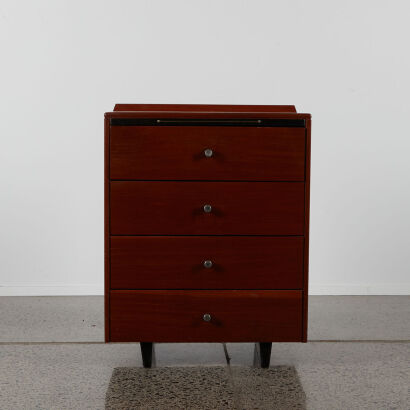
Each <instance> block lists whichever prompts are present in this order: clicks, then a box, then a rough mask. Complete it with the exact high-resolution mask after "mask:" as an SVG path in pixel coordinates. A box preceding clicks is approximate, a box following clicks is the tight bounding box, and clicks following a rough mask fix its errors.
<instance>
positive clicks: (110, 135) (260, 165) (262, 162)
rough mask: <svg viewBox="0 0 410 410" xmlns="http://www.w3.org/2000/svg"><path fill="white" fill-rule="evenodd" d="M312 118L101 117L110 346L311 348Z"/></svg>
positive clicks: (215, 108)
mask: <svg viewBox="0 0 410 410" xmlns="http://www.w3.org/2000/svg"><path fill="white" fill-rule="evenodd" d="M310 124H311V119H310V115H309V114H299V113H297V112H296V110H295V108H294V107H293V106H224V105H133V104H119V105H116V106H115V109H114V111H113V112H108V113H106V114H105V340H106V342H140V343H141V351H142V356H143V363H144V366H146V367H149V366H151V363H152V357H153V343H155V342H255V343H256V352H257V353H258V354H257V355H256V358H257V360H259V363H260V365H261V366H262V367H267V366H268V365H269V360H270V349H271V344H272V342H306V340H307V298H308V256H309V254H308V249H309V181H310Z"/></svg>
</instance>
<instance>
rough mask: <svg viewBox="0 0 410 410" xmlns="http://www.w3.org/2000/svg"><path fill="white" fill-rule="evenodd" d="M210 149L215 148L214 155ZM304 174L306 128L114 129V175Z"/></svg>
mask: <svg viewBox="0 0 410 410" xmlns="http://www.w3.org/2000/svg"><path fill="white" fill-rule="evenodd" d="M207 149H208V150H212V153H211V152H210V151H208V156H206V155H205V150H207ZM210 154H211V155H210ZM304 175H305V129H304V128H292V127H286V128H285V127H220V126H212V127H210V126H117V125H113V126H111V129H110V178H111V179H119V180H232V181H235V180H238V181H241V180H242V181H246V180H249V181H303V180H304Z"/></svg>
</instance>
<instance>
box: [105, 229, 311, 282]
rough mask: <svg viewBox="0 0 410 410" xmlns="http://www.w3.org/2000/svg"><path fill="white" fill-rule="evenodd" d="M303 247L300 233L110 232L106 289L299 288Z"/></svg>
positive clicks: (301, 275) (301, 274)
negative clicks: (209, 265)
mask: <svg viewBox="0 0 410 410" xmlns="http://www.w3.org/2000/svg"><path fill="white" fill-rule="evenodd" d="M303 247H304V240H303V237H238V236H223V237H215V236H195V237H186V236H113V237H112V238H111V253H110V254H111V273H112V275H111V289H232V287H235V289H302V288H303V281H302V279H303ZM205 260H210V261H211V262H212V266H211V267H210V268H206V267H204V261H205Z"/></svg>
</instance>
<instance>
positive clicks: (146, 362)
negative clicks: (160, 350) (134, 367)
mask: <svg viewBox="0 0 410 410" xmlns="http://www.w3.org/2000/svg"><path fill="white" fill-rule="evenodd" d="M140 346H141V356H142V365H143V366H144V367H146V368H150V367H152V366H155V350H154V343H151V342H141V343H140Z"/></svg>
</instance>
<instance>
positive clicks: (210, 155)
mask: <svg viewBox="0 0 410 410" xmlns="http://www.w3.org/2000/svg"><path fill="white" fill-rule="evenodd" d="M204 154H205V156H206V157H207V158H211V157H212V155H214V152H213V151H212V150H211V149H210V148H207V149H206V150H205V151H204Z"/></svg>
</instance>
